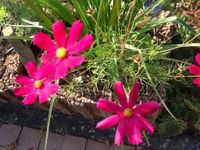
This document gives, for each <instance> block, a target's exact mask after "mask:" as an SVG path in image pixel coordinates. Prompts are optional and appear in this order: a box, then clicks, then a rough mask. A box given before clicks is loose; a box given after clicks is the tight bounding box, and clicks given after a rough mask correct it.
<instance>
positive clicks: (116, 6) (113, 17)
mask: <svg viewBox="0 0 200 150" xmlns="http://www.w3.org/2000/svg"><path fill="white" fill-rule="evenodd" d="M121 3H122V2H121V0H114V1H113V8H112V12H111V17H110V21H109V26H110V27H111V26H114V25H115V24H117V18H118V16H119V13H120V9H121Z"/></svg>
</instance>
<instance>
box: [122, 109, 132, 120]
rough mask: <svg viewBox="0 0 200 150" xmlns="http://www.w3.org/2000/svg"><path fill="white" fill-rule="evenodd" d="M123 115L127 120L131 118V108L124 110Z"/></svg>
mask: <svg viewBox="0 0 200 150" xmlns="http://www.w3.org/2000/svg"><path fill="white" fill-rule="evenodd" d="M123 115H124V116H125V117H127V118H129V117H131V116H132V115H133V111H132V109H131V108H126V109H124V112H123Z"/></svg>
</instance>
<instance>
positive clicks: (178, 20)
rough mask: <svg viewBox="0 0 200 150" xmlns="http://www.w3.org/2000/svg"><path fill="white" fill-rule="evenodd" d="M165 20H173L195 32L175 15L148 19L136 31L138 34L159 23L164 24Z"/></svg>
mask: <svg viewBox="0 0 200 150" xmlns="http://www.w3.org/2000/svg"><path fill="white" fill-rule="evenodd" d="M167 22H173V23H176V24H179V25H181V26H184V27H185V28H187V29H188V30H189V31H190V32H192V33H195V31H194V30H193V29H192V28H191V27H190V26H188V25H187V24H186V23H184V22H183V21H182V20H181V19H179V18H178V17H176V16H172V17H167V18H162V19H157V20H153V21H150V22H149V23H147V24H146V25H145V26H144V27H143V28H142V29H140V30H139V31H137V33H138V34H141V33H145V32H147V31H150V30H152V29H153V27H156V26H158V25H161V24H164V23H167Z"/></svg>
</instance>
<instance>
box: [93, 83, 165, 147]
mask: <svg viewBox="0 0 200 150" xmlns="http://www.w3.org/2000/svg"><path fill="white" fill-rule="evenodd" d="M114 89H115V92H116V95H117V98H118V99H119V103H120V104H119V105H118V104H116V103H114V102H112V101H109V100H106V99H102V98H100V99H99V101H98V102H97V108H99V109H102V110H105V111H107V112H110V113H112V114H113V115H112V116H110V117H108V118H106V119H104V120H102V121H101V122H99V123H97V126H96V127H97V128H100V129H106V128H109V127H112V126H114V125H116V124H117V123H118V127H117V131H116V135H115V144H117V145H120V144H121V143H122V141H123V139H124V137H125V136H126V134H128V141H129V142H130V143H131V144H133V145H136V144H139V143H141V142H142V134H141V131H142V130H145V131H147V132H149V133H150V134H152V133H153V132H154V127H153V126H152V125H151V123H150V122H149V121H148V120H146V119H145V118H144V117H143V116H145V115H149V114H151V113H153V112H154V111H156V110H157V109H159V108H160V106H161V105H160V104H159V103H158V102H155V101H150V102H144V103H142V104H139V105H136V102H137V99H138V93H139V90H140V83H139V82H138V81H136V82H135V85H134V86H133V88H132V90H131V92H130V95H129V98H128V100H127V97H126V94H125V91H124V88H123V84H122V82H120V81H116V82H115V83H114Z"/></svg>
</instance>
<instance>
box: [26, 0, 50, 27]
mask: <svg viewBox="0 0 200 150" xmlns="http://www.w3.org/2000/svg"><path fill="white" fill-rule="evenodd" d="M24 1H25V3H26V4H27V5H28V6H29V7H30V8H31V9H32V10H33V11H35V12H36V13H37V14H38V16H39V17H40V18H41V19H42V20H43V21H44V23H45V24H46V26H47V28H51V25H52V21H51V20H50V19H49V18H48V17H47V16H46V14H45V13H44V12H43V11H42V9H41V8H40V7H39V6H37V5H35V3H34V2H33V1H32V0H24Z"/></svg>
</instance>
